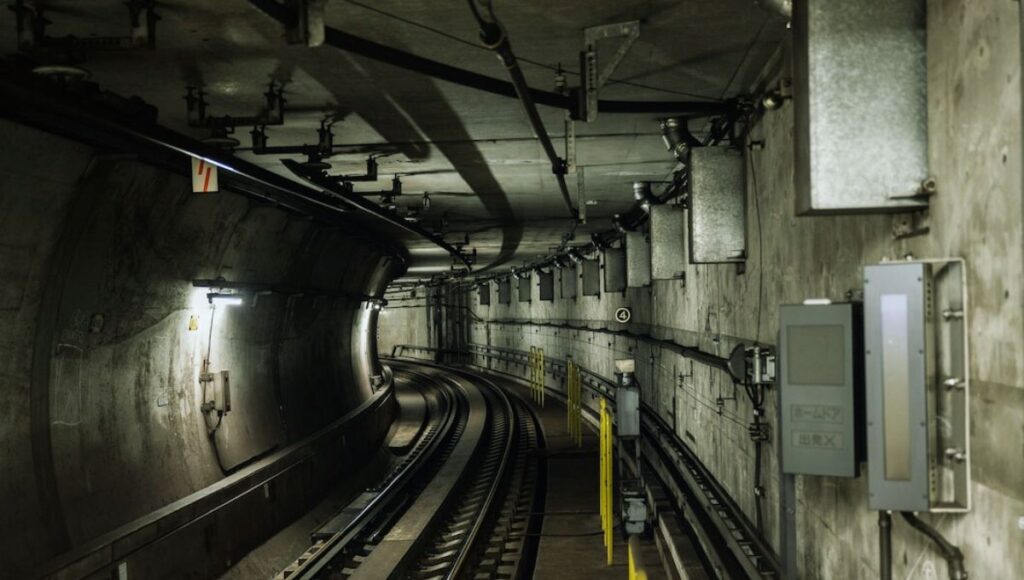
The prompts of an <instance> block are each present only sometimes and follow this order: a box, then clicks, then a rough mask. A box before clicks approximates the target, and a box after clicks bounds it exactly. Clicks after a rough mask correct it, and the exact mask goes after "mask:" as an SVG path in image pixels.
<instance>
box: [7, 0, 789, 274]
mask: <svg viewBox="0 0 1024 580" xmlns="http://www.w3.org/2000/svg"><path fill="white" fill-rule="evenodd" d="M36 4H37V5H42V6H45V7H46V8H47V9H48V10H47V12H46V16H47V18H48V19H49V20H51V21H52V25H51V26H50V28H49V30H48V32H49V34H50V35H51V36H62V35H65V34H74V35H76V36H83V37H84V36H89V35H98V36H103V35H124V34H126V33H127V29H128V17H127V10H126V9H125V7H124V5H123V3H122V2H120V1H119V0H74V1H72V0H64V1H56V0H50V1H48V2H37V3H36ZM495 4H496V5H495V10H496V13H497V14H498V16H499V18H501V20H502V22H503V24H504V25H505V27H506V29H507V30H508V33H509V37H510V39H511V42H512V46H513V48H514V49H515V51H516V54H517V56H518V57H519V58H520V60H521V61H522V62H521V64H522V67H523V70H524V73H525V75H526V77H527V80H528V81H529V83H530V85H531V86H532V87H535V88H537V89H541V90H553V88H554V82H555V72H554V70H553V69H555V68H556V67H557V66H558V65H562V66H563V67H564V68H565V69H567V71H569V73H570V74H568V75H567V77H568V84H569V85H570V86H575V85H577V84H578V77H577V76H576V75H575V74H574V71H576V70H577V69H578V59H579V51H580V49H581V45H582V37H583V29H584V28H586V27H589V26H595V25H600V24H607V23H614V22H620V21H627V20H640V21H641V34H640V39H639V40H638V41H637V42H636V43H635V44H634V45H633V47H632V49H631V50H630V51H629V53H628V54H627V55H626V57H625V59H624V60H623V62H622V64H621V65H620V66H619V67H618V69H617V70H616V72H615V74H614V75H613V79H614V81H613V82H611V83H610V84H609V85H607V86H606V87H605V88H604V89H603V90H602V92H601V98H603V99H629V100H684V101H685V100H715V99H722V98H728V97H732V96H735V95H736V94H738V93H740V92H742V89H743V88H744V87H747V86H748V85H749V83H750V81H751V80H752V77H753V75H755V74H756V73H757V71H758V70H759V69H760V68H761V66H762V65H763V64H764V62H765V61H766V60H767V58H768V57H769V56H770V54H771V53H772V52H773V51H774V50H775V47H776V46H777V44H778V42H779V39H780V38H781V37H782V33H783V32H784V29H785V21H784V20H782V19H780V18H778V17H777V16H775V15H773V14H771V13H770V12H768V11H767V10H765V9H763V8H762V7H760V6H758V5H757V4H756V3H755V2H754V0H571V1H564V2H550V1H548V0H543V1H542V0H517V1H516V2H511V1H508V0H506V1H501V0H497V1H496V2H495ZM157 6H158V13H159V14H160V16H161V18H162V19H161V20H160V22H159V24H158V28H157V37H156V49H155V50H153V51H150V50H132V51H120V52H115V51H110V52H92V53H90V54H88V55H87V57H86V60H85V62H84V63H83V65H82V66H84V67H85V68H87V69H88V70H89V71H90V72H91V73H92V78H93V80H95V81H96V82H98V83H99V84H100V86H101V87H102V88H105V89H108V90H112V91H114V92H117V93H120V94H124V95H138V96H140V97H142V98H143V99H144V100H146V101H147V102H149V103H151V104H153V105H156V106H157V107H159V110H160V122H161V123H162V124H164V125H165V126H168V127H170V128H172V129H175V130H178V131H181V132H183V133H186V134H191V135H193V136H195V137H204V136H206V134H207V133H206V131H205V130H202V129H193V128H190V127H188V124H187V122H186V118H185V113H186V111H185V103H184V100H183V98H182V97H183V96H184V94H185V87H186V86H189V85H191V86H199V87H203V89H204V90H205V91H206V93H207V99H208V101H209V107H210V114H212V115H225V114H230V115H236V116H242V115H254V114H257V113H259V111H260V110H261V108H262V107H263V104H264V98H263V96H262V94H263V93H264V92H265V91H266V86H267V83H269V82H270V81H271V80H273V81H276V82H279V83H282V84H284V87H285V95H286V98H287V105H286V114H285V124H284V125H283V126H275V127H268V129H267V132H268V135H269V138H270V141H269V144H270V145H299V144H303V143H309V144H312V143H315V142H316V129H317V127H318V126H319V124H320V122H321V121H322V120H324V119H331V120H333V131H334V135H335V139H334V140H335V144H336V145H339V144H342V145H346V146H348V147H345V148H344V149H343V150H342V151H340V152H339V153H338V154H336V155H335V156H333V157H332V158H331V159H330V160H329V161H330V163H331V165H332V168H331V170H330V171H331V173H339V174H341V173H361V172H362V171H363V169H364V168H365V162H366V156H367V155H368V154H371V153H375V154H381V155H385V156H383V157H381V158H380V160H379V163H380V173H381V175H380V179H379V180H378V181H377V182H376V183H361V184H358V185H357V187H356V190H357V191H363V192H372V191H379V190H383V189H388V188H390V179H391V177H392V175H393V174H396V173H397V174H400V175H401V176H402V177H401V179H402V182H403V191H404V192H406V193H407V194H409V195H404V196H402V197H401V198H400V199H399V204H400V205H406V206H411V207H418V206H419V204H420V202H421V200H422V193H423V192H431V193H432V195H431V199H430V201H431V204H430V208H429V209H428V210H425V211H422V212H420V214H419V219H420V221H421V223H423V224H424V225H426V226H428V227H430V228H431V229H436V230H441V231H444V232H445V235H446V238H447V239H449V241H460V240H462V239H463V238H464V236H465V235H466V234H469V236H470V237H469V239H470V244H469V247H470V248H476V249H477V251H478V252H479V255H480V266H486V265H487V264H489V263H493V262H494V261H495V259H496V258H497V257H498V256H499V255H501V256H502V258H503V260H502V261H503V264H502V265H503V266H504V267H508V266H513V265H517V264H519V263H521V262H522V261H523V260H528V259H532V258H535V257H537V255H538V254H543V253H546V252H547V251H548V250H549V249H550V248H551V247H553V246H556V245H557V244H558V243H559V241H560V239H561V237H562V236H563V234H564V233H565V232H566V231H567V230H568V228H569V220H568V218H567V216H566V210H565V208H564V206H563V204H562V200H561V198H560V196H559V193H558V187H557V183H556V181H555V179H554V177H553V176H552V175H551V172H550V165H549V163H548V161H547V158H546V157H545V156H544V153H543V150H542V149H541V147H540V145H539V144H538V142H537V140H536V139H535V138H534V136H533V134H532V132H531V129H530V126H529V124H528V123H527V122H526V119H525V116H524V114H523V112H522V109H521V106H520V104H519V102H518V101H516V100H515V99H511V98H506V97H502V96H498V95H492V94H488V93H483V92H480V91H477V90H474V89H470V88H466V87H462V86H458V85H454V84H451V83H448V82H445V81H440V80H435V79H433V78H431V77H428V76H425V75H422V74H417V73H415V72H412V71H408V70H404V69H401V68H397V67H394V66H391V65H388V64H384V63H381V62H378V61H375V60H372V59H368V58H364V57H360V56H356V55H353V54H350V53H346V52H344V51H341V50H339V49H336V48H333V47H329V46H321V47H317V48H308V47H305V46H301V45H290V44H288V43H287V42H286V41H285V38H284V30H283V28H282V27H281V25H280V24H278V23H277V22H276V21H274V20H273V19H271V18H270V17H268V16H266V15H265V14H263V13H262V12H260V11H259V10H258V9H256V8H255V7H253V6H252V5H251V4H250V3H249V2H247V1H245V0H220V1H217V2H210V1H200V0H175V1H161V2H158V4H157ZM327 24H328V26H331V27H333V28H337V29H340V30H343V31H345V32H348V33H351V34H355V35H358V36H361V37H363V38H366V39H369V40H373V41H375V42H378V43H381V44H385V45H388V46H391V47H395V48H400V49H402V50H405V51H408V52H411V53H414V54H416V55H419V56H422V57H426V58H431V59H434V60H437V61H440V62H443V63H446V64H451V65H454V66H458V67H461V68H464V69H467V70H470V71H473V72H477V73H480V74H485V75H488V76H492V77H494V78H498V79H501V80H506V76H505V71H504V69H503V67H502V65H501V63H500V62H499V61H498V59H497V58H496V57H495V56H494V55H493V53H491V52H490V51H488V50H487V49H485V48H483V47H481V46H480V45H479V42H478V40H477V38H478V33H477V27H476V23H475V21H474V20H473V18H472V16H471V14H470V12H469V9H468V7H467V5H466V3H465V2H464V1H463V0H365V2H363V1H359V0H330V1H329V2H328V3H327ZM0 43H2V46H3V47H4V52H6V53H14V52H16V48H17V46H16V45H17V43H16V34H15V19H14V15H13V13H11V12H9V11H4V12H2V13H0ZM610 46H611V47H612V50H614V42H613V43H612V44H611V45H610ZM606 54H607V53H605V52H602V56H604V55H606ZM540 112H541V115H542V117H543V120H544V122H545V125H546V126H547V128H548V131H549V133H550V134H551V135H552V137H553V139H554V141H555V145H556V148H557V149H558V150H559V153H560V154H564V151H563V142H562V135H563V134H564V122H565V113H564V111H561V110H557V109H553V108H549V107H540ZM657 120H658V119H657V116H656V115H640V114H608V113H602V114H601V115H600V116H599V117H598V119H597V120H596V121H595V122H593V123H590V124H585V123H577V133H578V135H579V136H580V138H579V143H578V153H577V162H578V164H579V165H580V166H582V167H584V176H585V178H584V181H583V184H584V194H583V197H584V198H585V199H586V200H587V201H588V205H587V207H586V213H587V217H588V223H587V224H586V225H584V226H580V227H579V228H578V230H577V235H576V237H577V239H578V240H581V241H582V240H586V239H587V238H588V235H587V234H588V233H589V232H591V231H598V230H604V229H607V228H608V227H609V225H610V217H611V216H612V215H614V214H615V213H618V212H622V211H625V210H627V209H629V207H630V206H631V205H632V202H633V200H632V194H631V188H630V183H631V182H632V181H634V180H662V179H665V178H666V177H668V176H669V175H670V174H671V171H672V170H673V168H674V167H675V164H674V162H673V160H672V159H671V157H670V156H669V155H668V154H667V152H666V151H665V149H664V146H663V144H662V142H661V138H660V136H659V134H658V123H657ZM247 131H248V128H240V129H239V131H238V134H236V135H235V137H236V138H238V139H239V140H240V141H242V147H243V148H244V147H247V146H248V141H249V136H248V135H247V134H246V133H247ZM239 155H240V156H242V157H245V158H247V159H249V160H252V161H254V162H256V163H258V164H260V165H262V166H264V167H266V168H268V169H271V170H273V171H276V172H279V173H281V174H282V175H287V176H289V177H294V176H292V174H291V173H290V172H288V171H287V170H286V169H285V168H284V167H283V166H282V165H281V163H280V158H281V156H279V155H267V156H256V155H253V154H251V153H248V152H245V151H241V152H240V153H239ZM293 158H295V159H303V158H301V157H298V156H295V157H293ZM568 177H569V184H570V190H571V191H572V193H573V195H574V199H576V200H578V199H579V198H576V197H575V196H577V195H578V192H577V191H576V190H577V187H578V180H577V177H576V176H573V175H570V176H568ZM371 199H376V198H375V197H371ZM405 242H406V244H407V246H408V247H409V249H410V252H411V254H412V256H413V264H412V266H413V268H412V270H411V272H410V273H411V274H413V275H416V276H420V275H423V276H426V275H430V274H431V273H434V272H437V271H443V270H447V269H448V266H449V265H450V260H449V259H448V257H447V255H446V254H444V252H442V251H440V250H438V249H436V247H435V246H433V245H432V244H430V243H429V242H426V241H424V240H417V239H408V240H405Z"/></svg>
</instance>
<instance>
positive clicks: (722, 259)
mask: <svg viewBox="0 0 1024 580" xmlns="http://www.w3.org/2000/svg"><path fill="white" fill-rule="evenodd" d="M743 159H744V158H743V152H742V151H738V150H736V149H733V148H731V147H694V148H692V149H690V184H689V193H690V209H689V211H688V212H687V213H688V214H689V216H690V228H689V231H690V263H692V264H721V263H730V262H742V261H744V260H746V258H747V207H746V199H747V191H746V187H747V184H746V173H745V172H744V170H743Z"/></svg>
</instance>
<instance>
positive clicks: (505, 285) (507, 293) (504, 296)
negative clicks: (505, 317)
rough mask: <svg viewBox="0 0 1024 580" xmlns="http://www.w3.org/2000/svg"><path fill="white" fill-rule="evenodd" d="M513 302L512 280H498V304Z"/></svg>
mask: <svg viewBox="0 0 1024 580" xmlns="http://www.w3.org/2000/svg"><path fill="white" fill-rule="evenodd" d="M511 302H512V282H510V281H509V279H508V278H503V279H501V280H498V304H510V303H511Z"/></svg>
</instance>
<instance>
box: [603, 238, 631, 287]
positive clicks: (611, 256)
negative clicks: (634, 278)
mask: <svg viewBox="0 0 1024 580" xmlns="http://www.w3.org/2000/svg"><path fill="white" fill-rule="evenodd" d="M602 253H603V254H604V291H605V292H625V291H626V250H625V249H624V248H606V249H605V250H604V252H602Z"/></svg>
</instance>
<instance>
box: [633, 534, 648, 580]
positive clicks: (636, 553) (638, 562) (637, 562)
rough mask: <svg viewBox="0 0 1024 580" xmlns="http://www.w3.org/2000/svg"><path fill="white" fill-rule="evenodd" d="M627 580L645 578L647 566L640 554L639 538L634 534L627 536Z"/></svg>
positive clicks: (643, 579) (642, 579)
mask: <svg viewBox="0 0 1024 580" xmlns="http://www.w3.org/2000/svg"><path fill="white" fill-rule="evenodd" d="M629 580H647V567H646V566H644V562H643V558H642V557H641V555H640V540H639V538H637V536H636V535H632V536H630V537H629Z"/></svg>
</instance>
